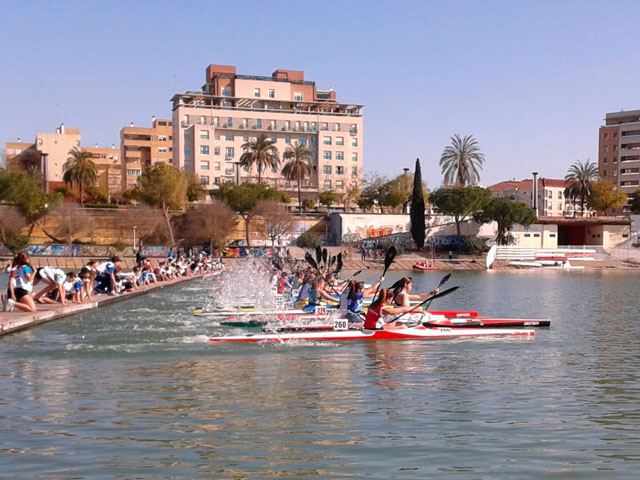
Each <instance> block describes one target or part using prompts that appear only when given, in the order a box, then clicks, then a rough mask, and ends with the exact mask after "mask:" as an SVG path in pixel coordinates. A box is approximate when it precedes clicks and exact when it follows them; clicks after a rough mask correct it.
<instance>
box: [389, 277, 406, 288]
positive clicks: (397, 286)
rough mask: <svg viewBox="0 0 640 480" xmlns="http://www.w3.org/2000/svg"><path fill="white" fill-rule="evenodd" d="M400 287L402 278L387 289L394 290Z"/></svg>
mask: <svg viewBox="0 0 640 480" xmlns="http://www.w3.org/2000/svg"><path fill="white" fill-rule="evenodd" d="M403 278H404V277H403ZM400 285H402V278H401V279H400V280H396V282H395V283H394V284H393V285H391V286H390V287H389V289H390V290H395V289H396V288H400Z"/></svg>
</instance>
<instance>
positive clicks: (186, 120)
mask: <svg viewBox="0 0 640 480" xmlns="http://www.w3.org/2000/svg"><path fill="white" fill-rule="evenodd" d="M184 124H185V125H189V115H185V116H184Z"/></svg>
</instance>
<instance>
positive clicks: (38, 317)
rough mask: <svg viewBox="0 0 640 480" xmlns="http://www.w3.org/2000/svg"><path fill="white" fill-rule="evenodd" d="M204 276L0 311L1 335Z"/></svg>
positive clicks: (200, 278)
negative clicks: (32, 309)
mask: <svg viewBox="0 0 640 480" xmlns="http://www.w3.org/2000/svg"><path fill="white" fill-rule="evenodd" d="M34 266H35V265H34ZM203 278H207V277H206V276H202V275H194V276H190V277H181V278H178V279H176V280H168V281H166V282H159V283H158V284H153V285H146V286H143V287H140V288H139V289H138V290H136V291H132V292H128V293H124V294H122V295H114V296H110V295H95V294H94V295H93V298H94V301H93V302H85V303H81V304H77V303H68V304H67V305H66V306H63V305H61V304H60V303H56V304H55V305H49V304H37V308H38V311H37V312H36V313H26V312H22V311H19V310H18V309H15V310H14V311H13V312H2V313H0V316H2V322H0V335H4V334H7V333H11V332H15V331H18V330H23V329H26V328H30V327H34V326H36V325H39V324H42V323H46V322H50V321H52V320H57V319H59V318H63V317H68V316H69V315H76V314H78V313H82V312H85V311H87V310H91V309H94V308H98V307H104V306H106V305H111V304H113V303H116V302H121V301H123V300H128V299H130V298H135V297H138V296H140V295H146V294H147V293H149V292H151V291H154V290H157V289H161V288H165V287H169V286H173V285H178V284H181V283H184V282H189V281H192V280H202V279H203Z"/></svg>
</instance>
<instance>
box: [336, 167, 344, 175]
mask: <svg viewBox="0 0 640 480" xmlns="http://www.w3.org/2000/svg"><path fill="white" fill-rule="evenodd" d="M336 175H344V167H336Z"/></svg>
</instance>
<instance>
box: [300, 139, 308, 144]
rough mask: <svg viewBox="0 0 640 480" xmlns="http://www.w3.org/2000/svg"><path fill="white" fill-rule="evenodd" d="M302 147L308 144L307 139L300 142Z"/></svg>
mask: <svg viewBox="0 0 640 480" xmlns="http://www.w3.org/2000/svg"><path fill="white" fill-rule="evenodd" d="M299 143H300V145H306V144H307V139H306V138H301V139H300V140H299Z"/></svg>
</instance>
